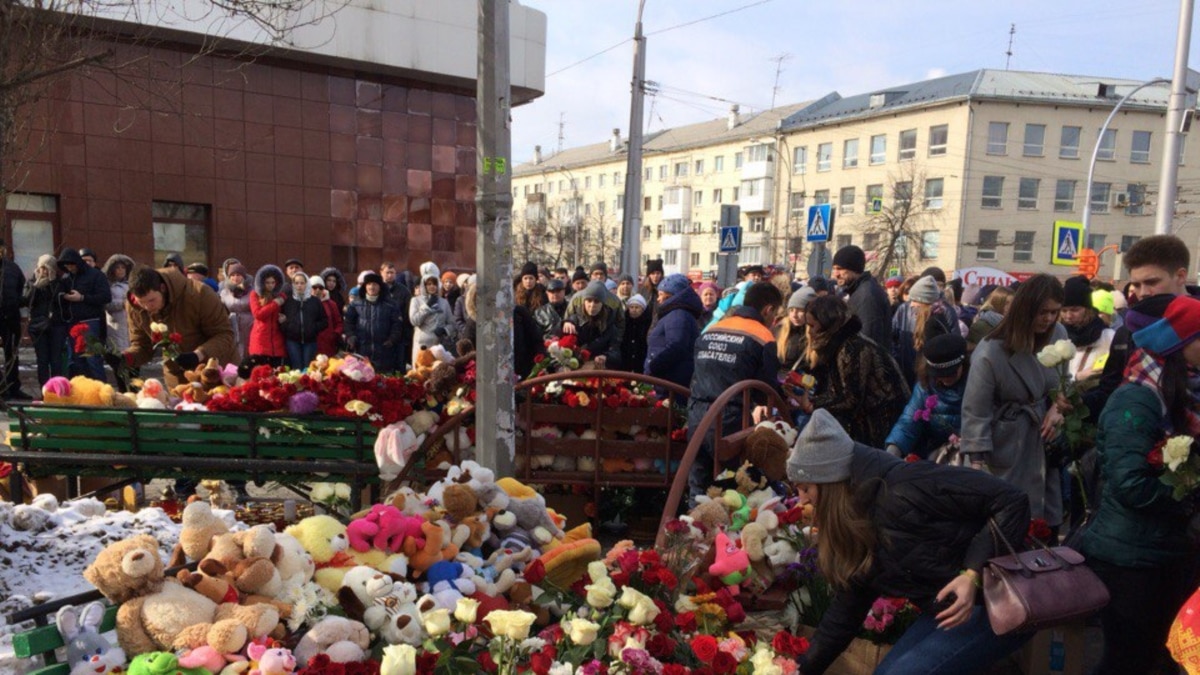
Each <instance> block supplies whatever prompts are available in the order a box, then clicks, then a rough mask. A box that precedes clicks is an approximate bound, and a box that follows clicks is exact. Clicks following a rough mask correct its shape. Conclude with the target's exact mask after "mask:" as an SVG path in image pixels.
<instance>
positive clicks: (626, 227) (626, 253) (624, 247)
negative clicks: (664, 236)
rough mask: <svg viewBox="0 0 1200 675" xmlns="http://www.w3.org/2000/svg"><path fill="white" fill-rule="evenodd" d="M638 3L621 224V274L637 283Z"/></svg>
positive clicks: (641, 49) (642, 52) (641, 75)
mask: <svg viewBox="0 0 1200 675" xmlns="http://www.w3.org/2000/svg"><path fill="white" fill-rule="evenodd" d="M644 9H646V0H640V1H639V2H638V15H637V25H636V26H635V27H634V31H633V83H632V85H631V94H632V99H631V100H630V105H629V157H628V161H627V162H626V164H625V220H624V221H623V222H622V224H621V274H629V275H631V276H633V278H634V279H635V280H636V279H637V274H638V270H639V269H641V250H640V248H641V230H642V128H643V127H644V126H645V121H644V120H643V119H642V104H643V100H644V98H645V95H646V86H645V85H646V38H645V36H644V35H642V11H643V10H644Z"/></svg>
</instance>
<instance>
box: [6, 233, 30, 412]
mask: <svg viewBox="0 0 1200 675" xmlns="http://www.w3.org/2000/svg"><path fill="white" fill-rule="evenodd" d="M24 293H25V274H24V273H23V272H21V268H20V267H18V266H17V262H16V261H15V260H10V259H9V258H8V248H7V247H5V245H4V242H3V241H0V345H2V346H3V347H4V378H3V387H4V398H5V399H15V400H20V401H28V400H29V398H30V396H29V394H26V393H25V392H24V391H21V374H20V361H19V360H18V359H17V351H18V348H19V347H20V345H21V299H22V297H24Z"/></svg>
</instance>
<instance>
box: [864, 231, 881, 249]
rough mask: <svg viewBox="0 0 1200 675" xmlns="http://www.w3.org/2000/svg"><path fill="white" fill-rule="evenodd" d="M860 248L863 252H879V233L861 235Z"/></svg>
mask: <svg viewBox="0 0 1200 675" xmlns="http://www.w3.org/2000/svg"><path fill="white" fill-rule="evenodd" d="M862 248H863V251H877V250H879V233H878V232H867V233H865V234H863V243H862Z"/></svg>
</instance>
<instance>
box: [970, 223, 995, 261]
mask: <svg viewBox="0 0 1200 675" xmlns="http://www.w3.org/2000/svg"><path fill="white" fill-rule="evenodd" d="M999 239H1000V230H980V231H979V246H978V248H977V249H976V250H975V259H976V260H995V259H996V242H997V241H998V240H999Z"/></svg>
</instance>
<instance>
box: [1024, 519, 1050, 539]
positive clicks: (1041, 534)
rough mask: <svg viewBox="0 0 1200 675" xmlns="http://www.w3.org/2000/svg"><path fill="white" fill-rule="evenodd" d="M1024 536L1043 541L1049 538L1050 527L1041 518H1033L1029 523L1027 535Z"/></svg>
mask: <svg viewBox="0 0 1200 675" xmlns="http://www.w3.org/2000/svg"><path fill="white" fill-rule="evenodd" d="M1026 536H1028V537H1030V538H1032V539H1039V540H1041V541H1045V540H1047V539H1049V538H1050V525H1049V524H1047V523H1046V521H1045V520H1043V519H1041V518H1034V519H1033V520H1031V521H1029V533H1028V534H1027V535H1026Z"/></svg>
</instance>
